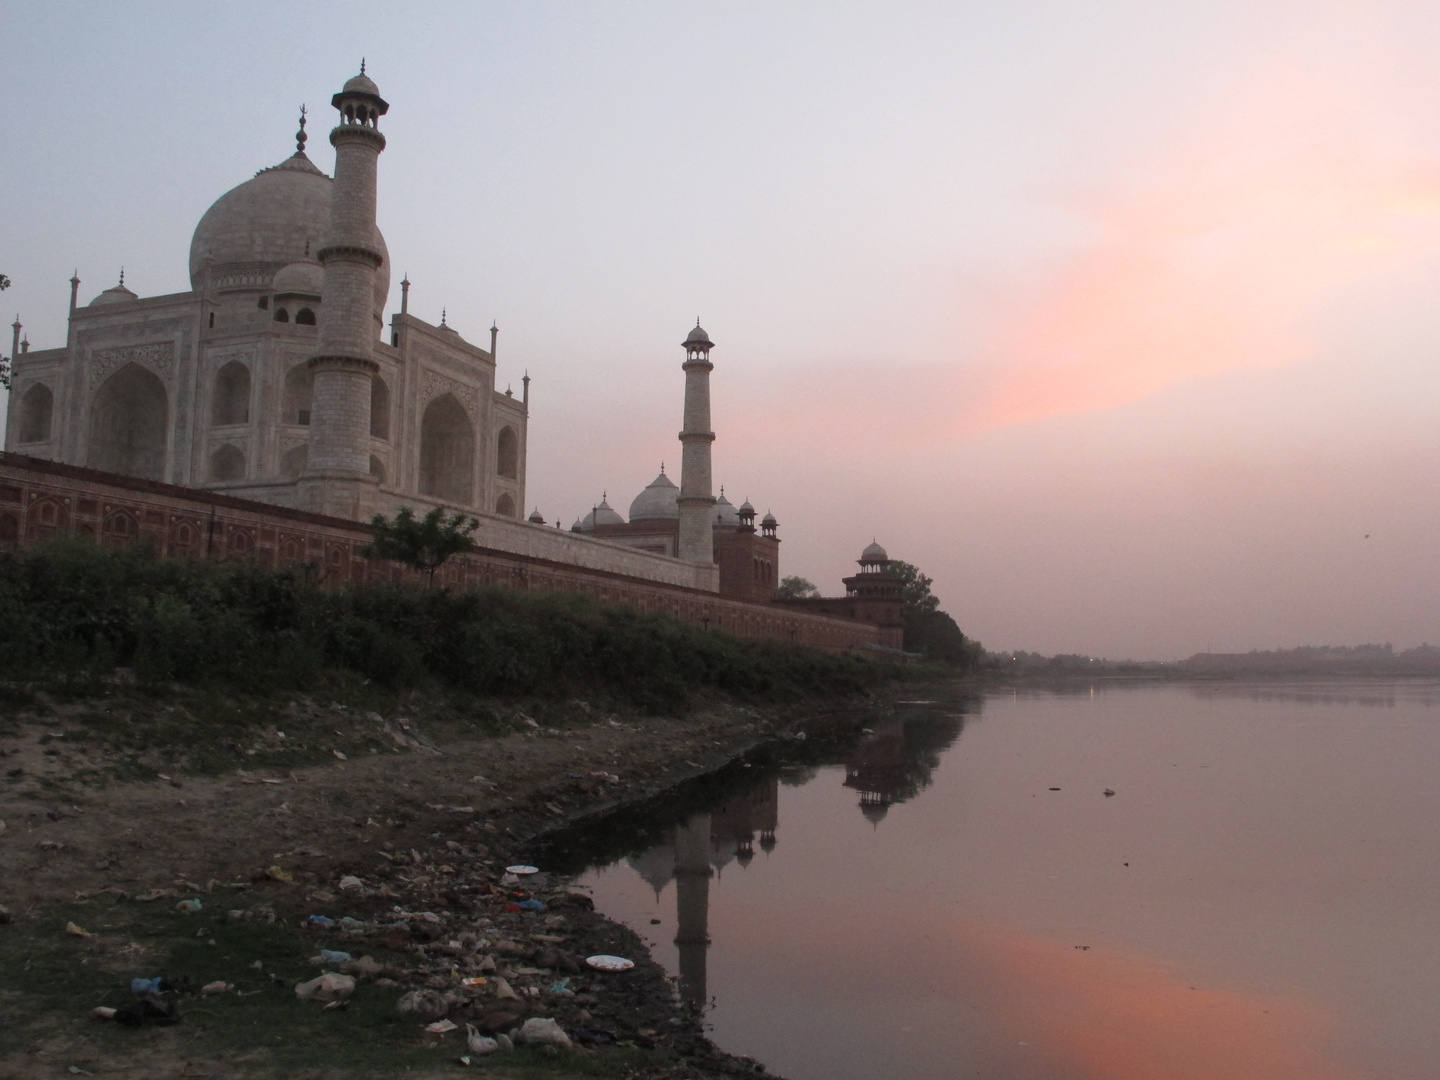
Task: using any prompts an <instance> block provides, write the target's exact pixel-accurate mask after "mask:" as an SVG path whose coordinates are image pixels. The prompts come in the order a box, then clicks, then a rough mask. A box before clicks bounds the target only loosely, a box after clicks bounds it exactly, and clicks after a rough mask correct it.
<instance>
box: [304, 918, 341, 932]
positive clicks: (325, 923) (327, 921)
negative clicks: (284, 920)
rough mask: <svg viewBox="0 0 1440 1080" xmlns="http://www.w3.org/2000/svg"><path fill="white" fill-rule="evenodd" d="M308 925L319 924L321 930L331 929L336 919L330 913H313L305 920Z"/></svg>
mask: <svg viewBox="0 0 1440 1080" xmlns="http://www.w3.org/2000/svg"><path fill="white" fill-rule="evenodd" d="M305 924H306V925H307V926H317V927H319V928H320V929H321V930H329V929H330V928H331V927H333V926H334V925H335V920H334V919H332V918H330V916H328V915H311V916H310V917H309V918H308V919H306V920H305Z"/></svg>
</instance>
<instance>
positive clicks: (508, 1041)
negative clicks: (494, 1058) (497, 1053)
mask: <svg viewBox="0 0 1440 1080" xmlns="http://www.w3.org/2000/svg"><path fill="white" fill-rule="evenodd" d="M495 1042H496V1043H497V1044H498V1045H499V1047H500V1049H501V1050H514V1049H515V1040H513V1039H512V1038H510V1036H509V1035H506V1034H504V1033H503V1032H502V1033H501V1034H498V1035H496V1036H495Z"/></svg>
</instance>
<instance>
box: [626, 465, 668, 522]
mask: <svg viewBox="0 0 1440 1080" xmlns="http://www.w3.org/2000/svg"><path fill="white" fill-rule="evenodd" d="M679 498H680V489H679V488H678V487H676V486H675V484H674V482H673V481H672V480H671V479H670V477H668V476H666V475H665V470H664V468H661V470H660V475H659V476H657V477H655V479H654V480H652V481H650V486H649V487H647V488H646V489H645V490H644V491H642V492H640V494H639V495H636V496H635V501H634V502H632V503H631V504H630V520H631V521H678V520H679V518H680V506H679V504H678V503H677V502H676V500H677V499H679Z"/></svg>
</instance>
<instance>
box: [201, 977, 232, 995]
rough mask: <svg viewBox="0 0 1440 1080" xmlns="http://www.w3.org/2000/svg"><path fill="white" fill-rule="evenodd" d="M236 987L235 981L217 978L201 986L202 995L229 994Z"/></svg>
mask: <svg viewBox="0 0 1440 1080" xmlns="http://www.w3.org/2000/svg"><path fill="white" fill-rule="evenodd" d="M234 989H235V984H234V983H227V982H226V981H225V980H224V979H216V980H215V981H214V982H208V983H206V984H205V985H204V986H202V987H200V996H201V997H210V996H211V995H212V994H228V993H229V992H230V991H231V990H234Z"/></svg>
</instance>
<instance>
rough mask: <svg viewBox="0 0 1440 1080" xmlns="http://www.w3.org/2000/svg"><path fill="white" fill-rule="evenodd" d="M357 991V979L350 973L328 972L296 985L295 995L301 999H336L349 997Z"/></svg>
mask: <svg viewBox="0 0 1440 1080" xmlns="http://www.w3.org/2000/svg"><path fill="white" fill-rule="evenodd" d="M354 992H355V980H354V979H353V978H351V977H350V976H349V975H336V974H334V973H333V972H328V971H327V972H326V973H325V974H324V975H321V976H320V977H319V978H318V979H311V980H310V981H309V982H303V983H301V984H300V985H299V986H297V987H295V996H296V997H297V998H299V999H300V1000H301V1001H310V1000H314V1001H336V1000H338V999H341V998H348V997H349V996H350V995H351V994H353V993H354Z"/></svg>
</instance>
